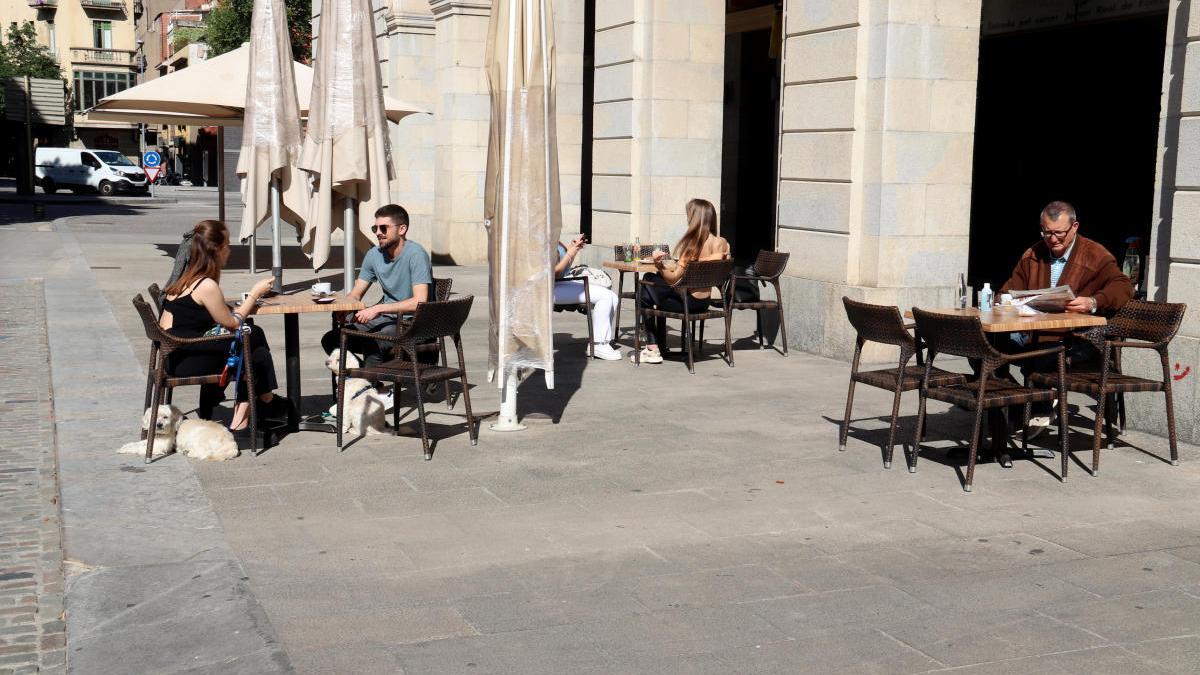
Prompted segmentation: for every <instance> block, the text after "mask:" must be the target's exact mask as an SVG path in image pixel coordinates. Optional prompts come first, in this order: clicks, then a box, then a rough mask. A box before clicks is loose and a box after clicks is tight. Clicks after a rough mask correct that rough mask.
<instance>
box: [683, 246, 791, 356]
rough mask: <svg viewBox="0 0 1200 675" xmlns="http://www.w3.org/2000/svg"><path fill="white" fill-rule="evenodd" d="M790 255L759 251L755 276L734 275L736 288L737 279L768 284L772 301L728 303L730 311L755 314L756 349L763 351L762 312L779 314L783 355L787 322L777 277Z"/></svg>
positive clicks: (786, 349) (702, 330) (785, 352)
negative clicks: (741, 310)
mask: <svg viewBox="0 0 1200 675" xmlns="http://www.w3.org/2000/svg"><path fill="white" fill-rule="evenodd" d="M789 257H791V254H790V253H785V252H783V251H759V252H758V257H757V258H755V259H754V271H755V272H756V273H755V274H734V275H733V284H734V287H735V288H736V286H737V281H738V279H746V280H748V281H750V282H751V283H759V282H764V283H769V284H771V285H772V286H774V287H775V299H774V300H761V299H760V300H755V301H753V302H737V300H736V298H735V300H734V301H733V302H732V303H730V305H729V307H730V309H752V310H754V313H755V326H756V333H757V334H758V348H759V349H763V348H765V347H766V345H765V344H764V342H763V321H762V313H763V310H767V311H775V312H778V313H779V330H780V332H781V337H782V338H783V355H784V356H787V355H788V343H787V322H786V321H784V316H783V294H782V293H781V292H780V290H779V277H780V275H782V274H783V270H784V269H785V268H786V267H787V263H788V258H789ZM700 339H701V340H703V339H704V328H703V325H701V328H700Z"/></svg>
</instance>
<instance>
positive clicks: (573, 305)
mask: <svg viewBox="0 0 1200 675" xmlns="http://www.w3.org/2000/svg"><path fill="white" fill-rule="evenodd" d="M558 281H582V282H583V302H568V303H564V304H561V305H558V304H556V305H554V311H556V312H579V313H580V314H583V315H584V316H585V317H587V329H588V348H587V354H588V356H589V357H594V356H596V332H595V330H593V329H592V284H591V280H590V279H588V278H587V277H586V276H582V277H570V278H567V279H559V280H558ZM443 365H444V364H443Z"/></svg>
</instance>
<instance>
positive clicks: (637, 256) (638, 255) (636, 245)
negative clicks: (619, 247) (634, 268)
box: [633, 237, 642, 260]
mask: <svg viewBox="0 0 1200 675" xmlns="http://www.w3.org/2000/svg"><path fill="white" fill-rule="evenodd" d="M633 259H634V260H641V259H642V238H641V237H634V238H633Z"/></svg>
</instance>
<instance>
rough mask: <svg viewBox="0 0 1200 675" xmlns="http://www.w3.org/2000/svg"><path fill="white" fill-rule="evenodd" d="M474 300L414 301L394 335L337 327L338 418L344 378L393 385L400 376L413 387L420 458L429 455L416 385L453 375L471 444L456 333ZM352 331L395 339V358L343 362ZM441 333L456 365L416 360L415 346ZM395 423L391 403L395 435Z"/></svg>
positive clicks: (475, 435)
mask: <svg viewBox="0 0 1200 675" xmlns="http://www.w3.org/2000/svg"><path fill="white" fill-rule="evenodd" d="M474 300H475V297H474V296H471V295H464V296H462V297H458V298H455V299H453V300H446V301H443V302H436V301H435V302H423V303H421V304H419V305H417V309H416V311H415V312H414V313H413V318H412V321H411V322H406V323H404V324H401V325H400V327H399V330H398V332H397V333H396V335H394V336H393V335H380V334H377V333H367V332H364V331H357V330H352V329H345V330H343V331H342V337H341V348H342V351H341V354H342V358H341V363H340V364H338V387H337V402H338V408H337V417H338V419H339V420H340V419H342V414H343V413H342V411H343V407H344V406H345V399H346V378H348V377H361V378H365V379H368V380H373V381H380V380H382V381H386V382H393V383H394V384H395V385H396V387H397V388H399V387H400V385H401V383H403V382H411V383H412V384H413V391H414V392H415V393H416V396H417V413H418V421H419V426H420V428H421V445H422V448H423V449H424V451H425V459H427V460H428V459H433V450H432V449H431V448H430V445H429V434H428V433H427V432H426V429H425V402H424V399H423V398H422V390H423V388H424V387H425V385H426V384H430V383H434V382H448V381H449V380H454V379H457V380H458V381H459V384H460V385H461V386H462V397H463V403H464V404H465V405H466V409H467V433H468V434H470V437H471V445H476V444H477V443H478V442H479V432H478V430H477V429H476V427H475V418H474V416H473V415H472V413H471V392H470V385H468V384H467V366H466V362H465V361H464V360H463V348H462V336H461V331H462V326H463V324H464V323H465V322H466V320H467V315H468V314H470V312H471V303H472V302H473V301H474ZM352 336H354V337H363V338H371V339H376V340H387V341H388V342H391V343H392V344H393V345H395V351H396V352H398V353H399V355H400V358H394V359H392V360H391V361H387V362H385V363H381V364H379V365H378V366H369V367H368V366H364V367H361V368H347V367H346V340H347V339H348V338H349V337H352ZM447 337H448V338H451V339H452V340H453V341H454V348H455V350H456V351H457V352H458V367H457V368H455V367H448V366H444V365H436V364H425V363H419V362H418V361H417V360H416V359H417V349H418V347H420V346H421V344H422V343H428V342H429V341H431V340H442V339H444V338H447ZM399 427H400V407H399V406H395V407H393V408H392V429H393V433H395V434H396V435H399ZM337 444H338V449H341V447H342V425H341V424H338V431H337Z"/></svg>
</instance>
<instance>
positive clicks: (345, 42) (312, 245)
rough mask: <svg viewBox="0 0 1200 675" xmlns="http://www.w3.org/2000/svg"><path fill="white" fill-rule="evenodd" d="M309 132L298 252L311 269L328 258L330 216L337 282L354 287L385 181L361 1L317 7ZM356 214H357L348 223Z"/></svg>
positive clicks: (375, 61) (382, 133) (375, 60)
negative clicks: (336, 243) (307, 186)
mask: <svg viewBox="0 0 1200 675" xmlns="http://www.w3.org/2000/svg"><path fill="white" fill-rule="evenodd" d="M315 56H316V64H315V68H314V73H313V81H312V94H311V95H310V97H309V117H308V128H307V130H306V132H305V138H304V148H303V150H302V152H301V157H300V164H299V166H300V168H301V169H303V170H304V171H307V172H308V173H309V174H310V175H311V176H312V178H313V186H312V189H311V203H310V205H309V213H308V218H307V222H306V224H305V229H304V237H303V244H304V245H305V247H306V249H309V250H311V252H312V257H313V266H314V267H320V266H322V265H324V264H325V261H326V260H328V258H329V240H330V235H331V234H332V231H333V223H334V222H337V219H336V218H335V214H336V213H339V212H340V213H341V215H342V218H341V219H340V220H341V223H342V225H341V226H342V229H343V233H344V235H345V245H344V249H345V261H344V269H343V274H344V282H345V289H346V291H349V290H350V289H351V288H352V287H353V285H354V278H353V270H354V247H355V245H356V244H357V245H358V246H361V247H363V248H364V249H365V248H366V247H367V246H368V245H369V243H368V242H369V241H370V239H369V237H370V235H371V225H372V224H374V212H375V209H377V208H378V207H380V206H383V205H384V204H387V203H388V181H389V179H390V178H391V177H392V172H393V171H392V157H391V148H390V146H389V144H388V130H387V119H386V118H385V117H384V112H383V88H382V78H381V77H380V74H379V55H378V52H377V51H376V49H375V30H374V23H373V20H372V15H371V6H370V3H369V2H368V1H367V0H321V33H320V36H319V39H318V40H317V53H316V55H315ZM355 207H357V210H358V214H357V217H356V216H355Z"/></svg>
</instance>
